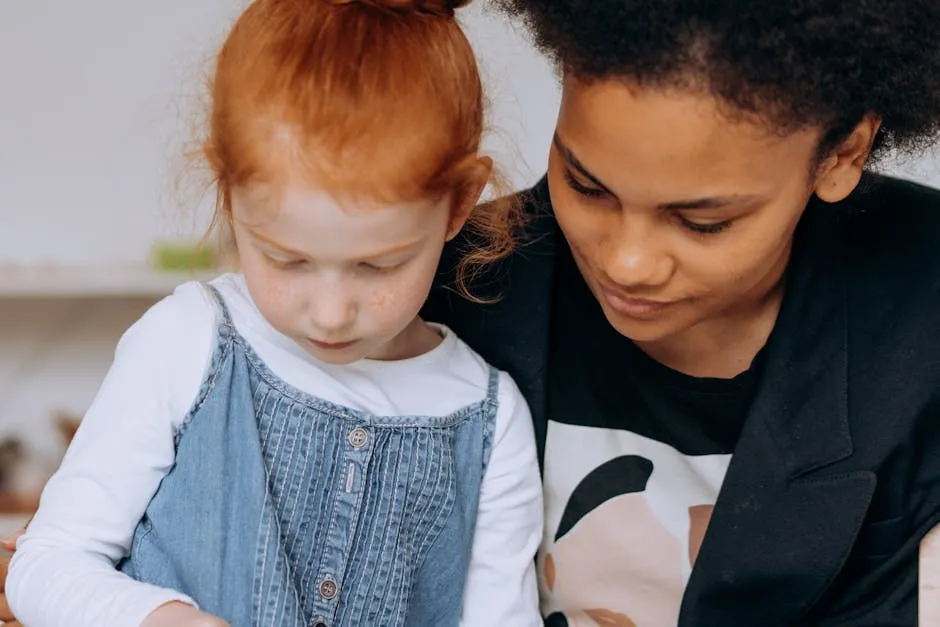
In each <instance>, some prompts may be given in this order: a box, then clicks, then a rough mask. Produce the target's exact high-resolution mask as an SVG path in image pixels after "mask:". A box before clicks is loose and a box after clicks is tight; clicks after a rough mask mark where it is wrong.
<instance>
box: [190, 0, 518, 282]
mask: <svg viewBox="0 0 940 627" xmlns="http://www.w3.org/2000/svg"><path fill="white" fill-rule="evenodd" d="M467 1H468V0H255V2H253V3H252V4H251V5H250V6H249V7H248V9H247V10H246V11H245V12H244V13H243V14H242V15H241V16H240V17H239V19H238V20H237V22H236V23H235V25H234V27H233V28H232V31H231V32H230V34H229V35H228V38H227V39H226V41H225V44H224V45H223V47H222V51H221V53H220V54H219V57H218V61H217V63H216V68H215V78H214V81H213V83H212V88H211V98H212V102H211V117H210V121H209V136H208V138H207V140H206V142H205V146H204V152H205V156H206V158H207V160H208V164H209V166H210V168H211V170H212V174H213V177H214V180H215V183H216V185H217V189H218V200H217V207H216V216H215V223H216V224H224V223H226V222H227V218H229V217H230V212H231V190H232V189H233V188H234V187H237V186H239V185H243V184H246V183H248V182H251V181H255V180H257V181H265V182H271V183H275V184H276V183H285V182H286V180H285V179H286V178H288V177H298V176H299V177H305V178H306V180H308V181H311V182H316V183H317V184H319V185H322V186H325V187H327V188H329V189H331V190H333V191H336V192H340V193H351V194H354V195H366V196H370V197H372V198H376V199H380V198H384V199H394V200H418V199H422V198H427V197H429V196H439V195H442V194H446V193H454V194H455V200H456V201H457V202H459V201H460V195H461V193H465V192H470V191H475V190H472V189H467V188H466V187H465V186H466V185H468V184H470V183H473V182H474V180H473V179H472V176H473V175H474V174H476V173H478V169H477V168H476V165H477V163H478V158H477V155H478V150H479V148H480V142H481V139H482V136H483V126H484V121H483V118H484V98H483V88H482V84H481V80H480V74H479V70H478V68H477V63H476V58H475V56H474V54H473V50H472V48H471V46H470V43H469V41H467V38H466V36H465V35H464V33H463V31H462V29H461V28H460V25H459V24H458V23H457V20H456V18H455V16H454V9H456V8H457V7H458V6H460V5H462V4H465V3H466V2H467ZM477 177H478V174H477ZM476 181H478V178H477V179H476ZM517 217H518V211H517V208H516V207H515V205H514V204H513V203H509V202H496V203H489V204H488V205H485V206H483V207H479V208H477V209H476V210H474V211H473V213H471V217H470V220H469V222H468V225H469V227H470V228H471V229H473V230H475V231H476V233H477V234H478V235H482V236H483V238H482V240H481V246H480V247H479V248H477V249H474V250H472V251H469V252H468V253H467V254H466V255H465V256H464V259H463V260H462V262H461V264H460V267H459V272H458V276H459V282H460V285H461V286H462V287H464V288H465V287H466V282H465V281H466V279H467V278H468V276H469V274H471V273H472V271H473V269H474V268H478V267H479V266H480V265H482V264H485V263H489V262H491V261H495V260H497V259H499V258H501V257H504V256H505V255H507V254H508V253H509V252H510V251H511V250H512V246H513V237H512V233H513V229H514V226H515V224H516V222H517ZM477 239H479V238H477Z"/></svg>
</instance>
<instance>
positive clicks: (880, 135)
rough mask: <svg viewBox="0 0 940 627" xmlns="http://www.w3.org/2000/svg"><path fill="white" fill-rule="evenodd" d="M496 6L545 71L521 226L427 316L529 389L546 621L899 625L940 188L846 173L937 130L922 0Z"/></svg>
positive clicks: (907, 616) (939, 436)
mask: <svg viewBox="0 0 940 627" xmlns="http://www.w3.org/2000/svg"><path fill="white" fill-rule="evenodd" d="M502 6H503V8H504V9H505V10H506V11H507V12H508V13H509V14H511V15H513V16H516V17H521V18H522V19H523V20H524V22H525V23H526V25H527V26H528V27H529V29H530V30H531V32H532V33H533V35H534V39H535V41H536V43H537V45H538V46H539V48H540V49H542V50H543V51H544V52H545V53H547V54H548V55H549V56H550V57H551V58H552V59H553V60H554V61H555V62H556V63H557V64H558V67H559V68H560V69H561V70H562V75H563V95H562V105H561V111H560V114H559V118H558V125H557V130H556V134H555V138H554V145H553V148H552V151H551V155H550V158H549V167H548V174H547V177H546V180H544V181H542V182H541V183H539V184H538V185H536V186H535V188H534V189H533V190H531V191H530V192H527V193H526V194H523V196H522V197H523V198H524V199H525V202H526V204H527V207H528V209H529V215H530V216H531V221H530V223H529V226H528V236H529V237H530V238H532V243H530V244H529V245H528V247H527V248H526V249H524V250H523V251H522V252H520V254H518V255H516V257H515V258H514V259H513V260H511V261H510V262H509V263H507V264H505V265H504V266H503V267H502V268H501V269H500V270H499V271H497V272H495V273H494V274H492V275H489V276H487V277H483V278H481V280H480V285H482V286H485V287H486V289H487V290H491V291H490V294H497V293H501V294H503V295H504V298H502V300H501V301H500V302H498V303H497V304H495V305H492V306H488V307H479V306H474V305H472V304H468V303H466V302H461V301H460V300H459V299H458V298H455V297H452V296H449V295H448V294H447V293H446V292H442V293H441V294H440V295H439V300H438V301H437V302H436V304H435V306H434V307H433V308H432V309H430V310H429V311H428V315H429V316H430V317H432V318H436V319H439V320H442V321H445V322H447V323H448V324H450V325H452V326H453V328H454V329H456V331H457V332H458V333H460V334H461V335H462V336H463V337H465V338H467V339H468V341H469V342H470V343H471V345H473V346H474V347H475V348H477V350H479V351H481V353H482V354H483V355H484V356H485V357H486V358H487V359H489V360H491V361H492V362H493V363H495V364H496V365H497V366H499V367H502V368H506V369H508V370H509V371H510V372H512V374H513V376H514V377H515V378H516V380H517V381H518V382H519V383H520V385H521V386H522V388H523V391H524V392H525V393H526V395H527V397H528V400H529V403H530V405H531V407H532V410H533V414H534V415H535V420H536V431H537V433H538V435H539V446H540V449H541V451H542V468H543V481H544V487H545V490H544V491H545V499H546V508H547V509H546V526H545V537H544V540H543V543H542V548H541V551H540V553H539V558H538V570H539V577H540V583H541V594H542V609H543V613H544V615H545V616H546V624H547V625H551V626H553V627H554V626H556V625H558V626H563V625H577V626H579V627H582V626H592V627H593V626H595V625H638V626H647V625H649V626H660V625H675V624H679V625H682V626H714V625H768V624H771V625H793V624H812V625H816V624H825V625H879V626H885V625H914V624H915V623H916V610H917V607H916V606H917V603H916V601H917V595H916V589H917V560H918V544H919V542H920V540H921V538H922V537H923V536H924V535H925V534H926V533H927V531H928V530H930V529H931V528H932V527H933V526H934V525H935V524H936V523H937V522H938V520H940V255H938V254H937V250H938V244H940V193H938V192H935V191H933V190H928V189H925V188H922V187H918V186H915V185H912V184H907V183H902V182H899V181H896V180H891V179H887V178H882V177H877V176H873V175H870V174H865V173H864V170H865V167H866V163H867V162H868V161H869V158H870V155H871V154H875V155H876V156H877V155H878V154H882V153H884V151H886V150H889V149H892V148H896V149H899V150H906V149H910V148H916V147H917V146H919V145H921V144H922V143H923V142H925V141H926V140H929V139H932V138H933V137H934V136H935V135H936V132H937V129H938V123H940V37H937V35H936V32H935V28H936V25H937V24H940V4H938V3H936V2H935V1H933V0H907V1H902V2H894V3H871V2H859V3H837V2H826V1H824V0H815V1H805V0H804V1H801V0H775V1H774V2H753V1H748V2H745V1H740V2H738V1H727V2H719V3H716V2H709V1H695V0H616V1H615V0H606V1H603V2H591V3H587V2H577V1H575V0H548V1H546V0H542V1H539V2H535V1H534V0H503V2H502ZM706 528H707V529H708V533H707V534H706V533H705V530H706Z"/></svg>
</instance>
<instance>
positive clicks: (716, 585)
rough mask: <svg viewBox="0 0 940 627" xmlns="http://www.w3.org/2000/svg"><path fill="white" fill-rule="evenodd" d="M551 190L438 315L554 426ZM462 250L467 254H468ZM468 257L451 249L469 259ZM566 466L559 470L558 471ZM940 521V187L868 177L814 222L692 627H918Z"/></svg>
mask: <svg viewBox="0 0 940 627" xmlns="http://www.w3.org/2000/svg"><path fill="white" fill-rule="evenodd" d="M547 192H548V190H547V184H546V182H545V181H544V180H543V181H541V182H540V183H539V184H538V185H536V186H535V187H534V188H533V189H532V190H529V191H527V192H523V193H522V194H521V196H520V198H521V199H522V200H523V201H524V202H525V204H526V208H527V211H528V212H529V214H530V215H531V216H532V221H531V222H530V224H529V227H528V233H527V237H526V243H525V244H524V245H523V246H522V247H520V249H519V250H518V251H517V252H516V253H514V254H513V255H512V257H511V258H509V259H508V260H506V261H505V262H502V263H500V264H498V265H496V266H494V267H491V268H490V269H489V270H488V271H487V272H486V274H485V275H484V276H483V278H482V280H481V281H479V282H478V283H477V287H476V292H477V293H478V294H480V295H482V296H487V295H494V294H499V293H501V294H503V298H502V300H501V301H499V302H498V303H496V304H492V305H477V304H473V303H471V302H469V301H466V300H464V299H462V298H461V297H460V296H458V295H456V294H455V293H454V292H453V291H452V290H450V289H448V288H447V287H446V286H447V285H448V284H450V281H451V279H452V276H451V272H450V270H449V268H451V267H452V264H451V263H450V261H449V260H448V259H449V258H448V257H447V256H445V261H444V263H443V264H442V266H441V267H442V272H441V276H440V282H439V285H438V286H437V287H436V288H435V289H434V290H433V291H432V296H431V299H430V300H429V302H428V305H427V307H426V309H425V311H424V312H423V313H424V315H425V316H426V318H428V319H430V320H435V321H439V322H443V323H445V324H447V325H449V326H450V327H451V328H452V329H453V330H454V331H455V332H456V333H457V334H458V335H459V336H461V337H462V338H463V339H464V340H465V341H466V342H467V343H468V344H469V345H470V346H471V347H473V348H474V349H475V350H477V351H478V352H479V353H480V354H481V355H482V356H483V357H484V358H485V359H487V360H488V361H489V362H490V363H492V364H493V365H495V366H496V367H498V368H501V369H503V370H506V371H508V372H509V373H510V374H511V375H512V376H513V377H514V378H515V380H516V382H517V383H518V385H519V387H520V388H521V390H522V392H523V393H524V395H525V396H526V398H527V399H528V402H529V404H530V408H531V410H532V413H533V418H534V421H535V431H536V435H537V438H538V444H539V453H540V454H539V457H540V459H541V458H542V453H543V451H544V439H545V432H546V426H547V424H546V420H547V418H546V414H547V412H546V390H547V389H548V386H550V385H551V381H546V373H547V361H548V351H549V326H550V318H551V311H550V309H549V305H550V302H551V299H550V291H551V288H552V272H553V267H554V264H553V251H554V249H555V246H557V245H564V244H563V242H561V241H560V240H561V236H559V235H556V233H557V226H556V224H555V222H554V219H553V217H552V215H551V208H550V202H549V199H548V193H547ZM458 247H459V246H458ZM453 250H455V248H452V249H451V251H450V252H453ZM552 463H564V460H551V459H549V460H543V465H544V464H552ZM938 521H940V192H938V191H935V190H931V189H928V188H925V187H921V186H917V185H914V184H911V183H906V182H902V181H898V180H895V179H890V178H885V177H877V176H866V178H865V180H864V181H863V184H862V185H861V186H860V187H859V189H858V190H857V191H856V192H855V193H854V194H853V195H852V196H851V197H850V198H848V199H847V200H846V201H844V202H842V203H839V204H837V205H827V204H824V203H822V202H821V201H818V200H814V201H812V202H811V203H810V205H809V206H808V207H807V210H806V212H805V214H804V217H803V219H802V221H801V223H800V226H799V228H798V230H797V235H796V240H795V243H794V252H793V258H792V260H791V263H790V267H789V269H788V275H787V287H786V292H785V296H784V301H783V305H782V308H781V312H780V315H779V318H778V321H777V325H776V327H775V329H774V331H773V333H772V334H771V337H770V339H769V341H768V345H767V361H766V365H765V366H764V371H763V374H762V380H761V383H760V385H759V388H758V391H757V395H756V398H755V401H754V403H753V406H752V408H751V411H750V413H749V415H748V418H747V421H746V423H745V426H744V430H743V432H742V434H741V436H740V440H739V442H738V445H737V448H736V450H735V452H734V455H733V457H732V461H731V464H730V467H729V469H728V472H727V475H726V477H725V481H724V483H723V485H722V488H721V492H720V494H719V496H718V500H717V503H716V506H715V510H714V512H713V514H712V518H711V522H710V524H709V527H708V531H707V533H706V536H705V539H704V541H703V544H702V547H701V550H700V552H699V555H698V559H697V561H696V563H695V567H694V569H693V571H692V574H691V577H690V580H689V583H688V587H687V589H686V592H685V596H684V599H683V602H682V607H681V613H680V620H679V624H680V626H681V627H725V626H731V627H738V626H746V627H751V626H756V625H827V626H836V625H838V626H849V625H851V626H872V627H874V626H879V627H889V626H895V625H897V626H901V625H904V626H910V625H916V624H917V619H916V614H917V557H918V543H919V540H920V539H921V538H922V537H923V536H924V534H925V533H926V532H927V531H928V530H930V529H931V528H932V527H933V526H934V525H935V524H937V523H938Z"/></svg>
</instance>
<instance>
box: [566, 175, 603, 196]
mask: <svg viewBox="0 0 940 627" xmlns="http://www.w3.org/2000/svg"><path fill="white" fill-rule="evenodd" d="M564 175H565V182H566V183H567V184H568V187H570V188H571V189H572V190H574V191H575V192H576V193H578V194H581V195H582V196H584V197H586V198H601V197H603V196H605V195H606V194H607V192H606V191H605V190H603V189H598V188H597V187H588V186H587V185H585V184H584V183H582V182H580V181H579V180H578V179H576V178H575V177H574V175H573V174H572V173H571V171H570V170H568V169H567V168H566V169H565V171H564Z"/></svg>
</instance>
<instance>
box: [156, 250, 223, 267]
mask: <svg viewBox="0 0 940 627" xmlns="http://www.w3.org/2000/svg"><path fill="white" fill-rule="evenodd" d="M152 259H153V267H154V269H156V270H160V271H164V272H193V271H199V270H211V269H213V268H214V267H215V265H216V261H217V260H216V256H215V254H214V253H213V251H212V250H210V248H209V246H203V245H201V244H198V243H196V244H185V243H161V244H156V245H155V246H154V247H153V253H152Z"/></svg>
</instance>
